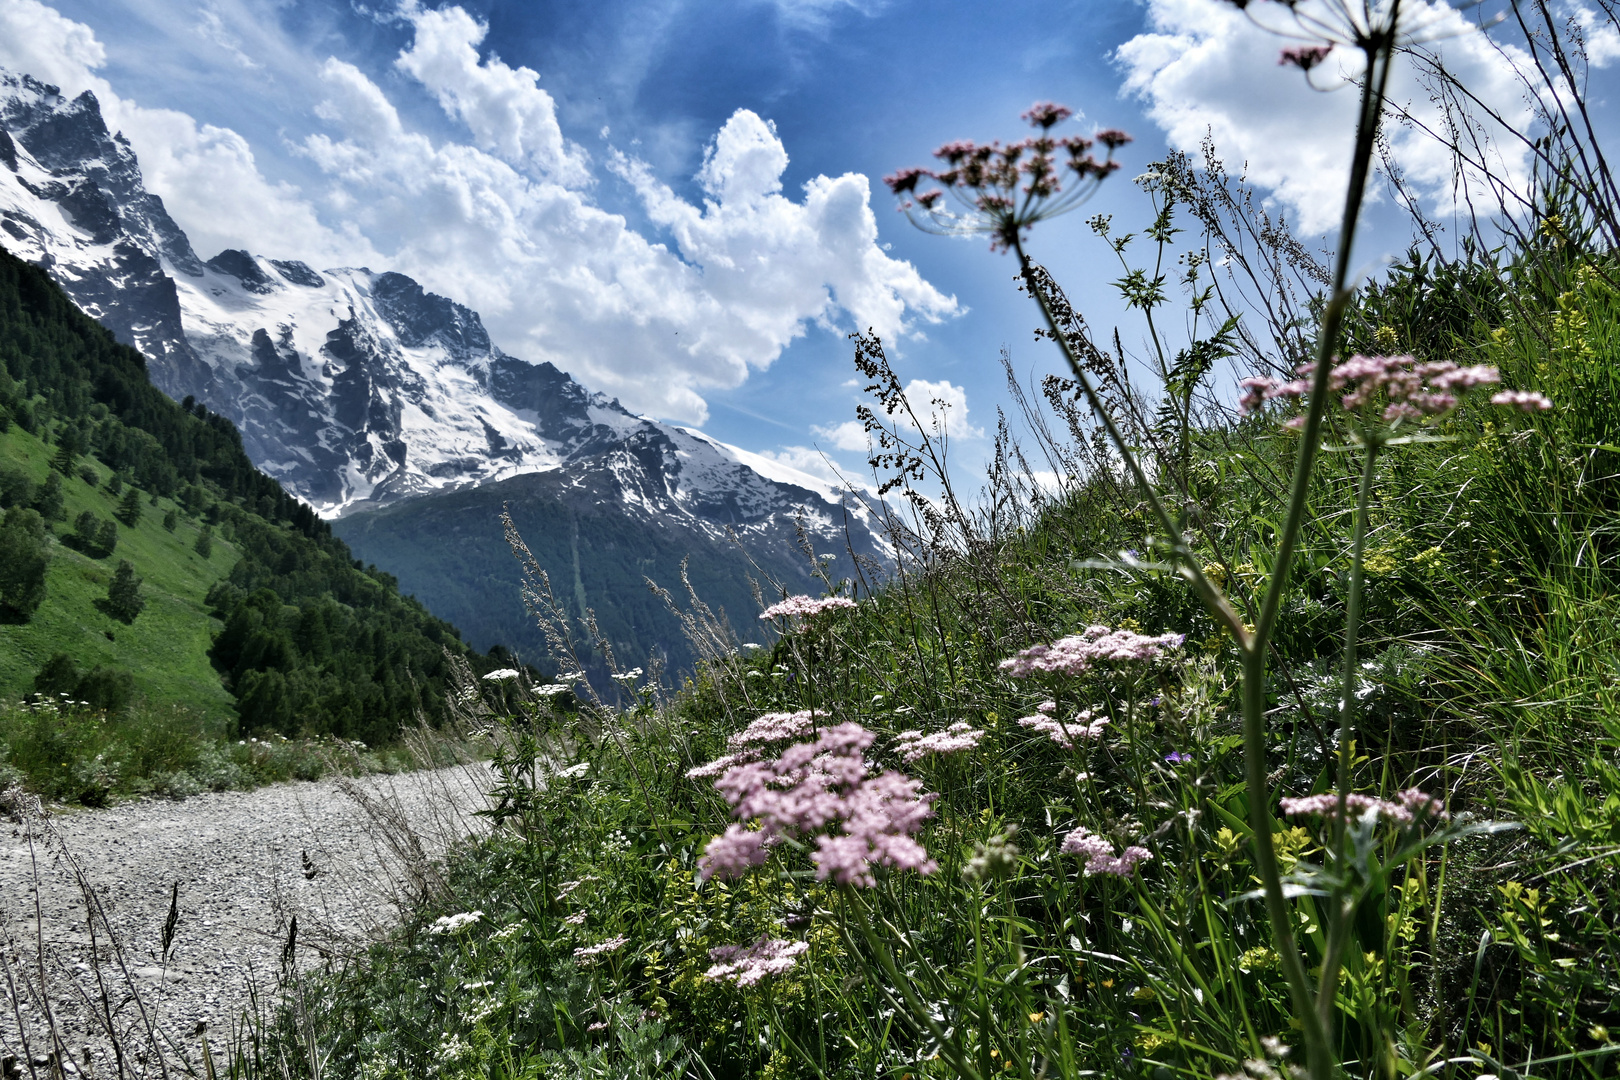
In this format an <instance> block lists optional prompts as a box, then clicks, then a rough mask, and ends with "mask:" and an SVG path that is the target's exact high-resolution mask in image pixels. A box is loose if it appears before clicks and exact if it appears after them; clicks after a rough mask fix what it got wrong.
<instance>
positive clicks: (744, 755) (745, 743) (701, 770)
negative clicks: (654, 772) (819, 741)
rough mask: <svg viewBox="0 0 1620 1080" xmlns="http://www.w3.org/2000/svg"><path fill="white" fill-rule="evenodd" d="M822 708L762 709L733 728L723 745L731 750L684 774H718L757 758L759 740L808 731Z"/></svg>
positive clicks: (694, 776)
mask: <svg viewBox="0 0 1620 1080" xmlns="http://www.w3.org/2000/svg"><path fill="white" fill-rule="evenodd" d="M826 715H827V714H826V713H825V712H822V711H821V710H820V709H800V710H799V711H798V712H791V713H765V714H763V715H762V716H760V717H758V718H757V719H755V720H754V722H753V723H751V724H749V725H748V726H747V727H745V728H743V729H742V730H741V731H739V732H737V733H736V734H735V735H733V736H731V737H730V738H729V739H727V740H726V747H727V748H728V749H729V750H730V751H731V752H730V753H728V754H722V755H720V756H719V757H717V758H715V759H714V760H713V761H711V762H708V763H707V764H704V765H699V766H697V767H696V768H695V769H688V770H687V771H686V775H687V777H688V778H690V779H692V780H707V779H709V778H710V777H715V776H720V775H722V774H723V773H725V771H726V770H727V769H730V768H732V767H733V766H735V765H745V764H747V763H748V762H750V761H758V760H759V759H760V750H759V747H760V745H761V744H762V743H773V742H786V741H787V740H789V739H797V738H800V737H801V736H804V735H808V734H810V732H811V731H812V730H813V729H814V728H815V724H816V721H817V720H818V719H820V718H821V717H823V716H826Z"/></svg>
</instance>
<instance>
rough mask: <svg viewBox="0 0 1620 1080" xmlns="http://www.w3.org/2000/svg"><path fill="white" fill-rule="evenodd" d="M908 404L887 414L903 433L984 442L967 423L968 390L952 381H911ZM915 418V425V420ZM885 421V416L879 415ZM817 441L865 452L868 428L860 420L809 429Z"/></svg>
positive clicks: (979, 429)
mask: <svg viewBox="0 0 1620 1080" xmlns="http://www.w3.org/2000/svg"><path fill="white" fill-rule="evenodd" d="M904 389H905V394H906V401H907V402H908V403H909V404H910V406H911V409H910V411H909V412H908V411H907V410H906V409H904V408H900V409H896V410H895V411H894V412H892V413H890V414H888V417H887V419H888V421H889V422H890V423H892V424H893V425H894V426H895V427H897V428H899V429H900V430H902V431H911V432H917V431H918V430H919V428H918V425H919V424H921V425H922V426H923V427H925V428H927V430H928V434H930V435H934V434H944V435H946V436H948V437H950V438H953V439H982V438H984V429H983V428H982V427H975V426H973V425H972V424H970V423H968V403H967V389H966V388H965V387H961V386H957V385H955V384H954V383H952V382H950V381H949V380H945V379H941V380H939V381H938V382H934V381H931V380H928V379H912V380H911V381H910V382H908V383H906V385H905V387H904ZM913 415H915V416H916V421H913V419H912V416H913ZM879 417H880V418H882V414H881V413H880V414H879ZM810 430H811V431H813V432H814V433H815V435H816V437H817V438H819V439H824V440H826V441H827V442H828V443H830V444H831V445H833V446H834V447H836V448H838V449H839V450H849V451H853V450H865V449H866V448H867V445H868V441H869V440H868V436H867V432H866V426H865V425H864V424H862V423H861V422H860V421H858V420H845V421H844V422H843V423H841V424H832V425H829V426H826V427H820V426H814V427H812V428H811V429H810Z"/></svg>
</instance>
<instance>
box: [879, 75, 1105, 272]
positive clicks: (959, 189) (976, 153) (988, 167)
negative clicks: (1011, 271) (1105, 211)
mask: <svg viewBox="0 0 1620 1080" xmlns="http://www.w3.org/2000/svg"><path fill="white" fill-rule="evenodd" d="M1073 115H1074V112H1073V110H1071V109H1069V108H1067V107H1065V106H1063V105H1058V104H1055V103H1053V102H1050V101H1042V102H1037V103H1036V104H1034V105H1032V106H1030V108H1029V110H1028V111H1027V112H1025V113H1024V116H1023V119H1024V120H1025V121H1026V122H1027V123H1028V124H1029V125H1030V126H1031V127H1033V128H1034V129H1035V134H1034V135H1031V136H1029V137H1028V138H1025V139H1022V140H1020V141H1018V142H1015V143H1008V144H1005V145H1003V144H1002V143H1001V142H1000V141H996V142H992V143H989V144H987V145H980V144H978V143H975V142H973V141H971V140H958V141H956V142H949V143H946V144H945V145H944V146H941V147H940V148H939V149H938V150H935V151H934V156H935V157H936V158H938V159H939V160H940V163H941V164H940V167H939V168H935V169H923V168H911V169H901V170H900V171H899V172H897V173H895V174H893V175H892V176H885V177H884V178H883V182H884V183H885V184H888V185H889V190H890V191H892V192H894V193H895V195H896V196H898V197H899V198H900V199H901V200H902V201H901V204H900V209H901V210H902V211H903V212H904V213H905V214H906V216H907V217H909V218H910V219H911V221H912V223H913V224H915V225H917V226H918V227H920V228H923V229H926V230H928V231H929V232H937V233H944V234H949V235H957V234H968V233H989V234H990V247H991V249H992V250H994V251H1005V250H1007V249H1008V248H1010V247H1012V246H1013V245H1014V244H1015V243H1017V242H1018V240H1019V239H1020V238H1021V237H1022V236H1023V233H1024V231H1025V230H1026V229H1028V228H1029V227H1030V226H1031V225H1034V224H1035V223H1036V222H1037V221H1042V220H1044V219H1046V218H1049V217H1056V216H1057V215H1058V214H1062V213H1066V212H1067V211H1069V210H1072V209H1074V208H1075V207H1076V206H1079V205H1080V204H1081V203H1082V202H1084V201H1085V200H1086V199H1087V198H1089V197H1090V196H1091V194H1092V192H1094V191H1096V190H1097V185H1098V184H1100V183H1102V181H1103V179H1104V178H1106V177H1107V176H1108V174H1109V173H1111V172H1113V171H1114V170H1115V169H1118V168H1119V163H1118V162H1116V161H1114V159H1113V158H1114V151H1115V150H1116V149H1118V148H1119V147H1121V146H1124V145H1125V144H1126V143H1128V142H1130V141H1131V137H1130V136H1129V135H1127V134H1125V133H1124V132H1123V131H1114V130H1108V131H1099V132H1097V133H1096V134H1095V135H1094V136H1092V137H1091V138H1089V139H1087V138H1083V137H1081V136H1079V135H1066V136H1057V135H1054V134H1053V133H1052V129H1053V128H1055V127H1057V126H1058V125H1059V124H1061V123H1063V122H1064V121H1065V120H1067V119H1069V118H1070V117H1071V116H1073ZM1098 146H1101V147H1102V148H1103V150H1104V154H1103V157H1102V160H1100V161H1099V160H1098V159H1097V156H1096V154H1095V153H1094V152H1093V151H1094V149H1095V148H1096V147H1098ZM926 182H932V183H937V184H939V185H940V186H939V187H937V188H936V187H933V186H932V183H926ZM920 185H921V186H924V187H925V188H926V190H922V191H919V190H918V188H919V186H920ZM947 195H948V196H949V199H950V200H952V201H954V202H955V203H957V204H958V207H959V209H955V210H953V209H951V208H950V207H948V206H947V205H946V202H947Z"/></svg>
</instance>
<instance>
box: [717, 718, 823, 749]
mask: <svg viewBox="0 0 1620 1080" xmlns="http://www.w3.org/2000/svg"><path fill="white" fill-rule="evenodd" d="M826 715H827V714H826V713H824V712H822V711H821V710H819V709H800V710H799V711H798V712H790V713H780V712H772V713H765V714H764V715H762V716H760V717H759V718H758V719H756V720H755V721H754V722H753V723H751V724H749V725H748V726H747V727H745V728H743V729H742V730H741V731H739V732H737V734H735V735H733V736H732V737H731V738H729V739H727V740H726V746H727V747H728V748H729V749H731V750H738V749H741V748H742V747H744V746H757V745H758V744H760V743H769V742H786V741H787V740H788V739H798V738H802V737H803V736H805V735H808V734H810V732H811V730H812V729H813V728H814V727H815V723H816V720H817V719H818V718H820V717H823V716H826Z"/></svg>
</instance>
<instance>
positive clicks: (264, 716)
mask: <svg viewBox="0 0 1620 1080" xmlns="http://www.w3.org/2000/svg"><path fill="white" fill-rule="evenodd" d="M0 510H4V513H5V516H4V518H3V519H0V546H3V548H4V552H3V555H4V560H5V565H3V566H0V582H3V586H0V744H4V750H5V755H4V756H8V757H9V761H10V763H11V765H12V766H15V767H16V768H20V769H22V770H23V772H24V773H25V774H26V776H27V779H28V780H29V782H30V783H32V784H33V785H34V786H35V787H36V788H37V789H38V790H40V791H42V792H43V793H46V794H49V795H52V796H53V797H64V798H81V799H83V800H84V801H104V800H105V798H106V797H108V795H109V794H112V793H117V792H120V791H133V790H143V789H144V788H143V785H145V787H150V786H152V785H153V784H157V786H158V787H159V788H162V789H164V790H171V791H175V792H182V793H183V792H184V791H187V790H195V789H196V788H197V787H198V786H199V785H200V786H203V787H207V786H220V785H224V786H233V785H234V784H236V783H239V782H251V781H253V780H257V779H270V778H276V777H280V776H285V775H290V774H292V773H294V772H308V771H309V769H310V768H312V767H315V766H314V765H313V764H312V763H313V762H315V760H316V756H317V755H315V754H314V751H313V747H314V745H315V743H317V742H320V741H322V740H325V741H327V742H332V741H333V740H337V741H341V742H343V743H345V744H348V745H352V744H354V743H356V742H360V743H364V744H366V745H369V746H378V745H384V744H388V743H390V742H391V741H392V740H394V739H395V738H396V737H397V736H398V734H399V732H400V730H401V728H402V726H404V725H407V724H415V723H416V722H417V720H418V718H419V717H424V716H425V717H427V718H428V719H429V720H430V721H436V720H438V719H440V718H442V716H443V713H444V699H445V696H446V694H447V693H448V691H449V689H450V686H451V682H450V680H451V678H452V668H451V663H450V661H451V658H455V659H456V660H457V661H458V662H464V663H471V664H472V665H473V666H474V667H475V668H477V669H478V670H479V671H483V670H487V669H488V667H489V666H491V663H492V662H491V661H489V660H488V659H487V658H485V657H483V656H480V655H478V654H477V653H475V652H472V651H470V650H468V648H467V647H466V646H465V645H464V644H463V643H462V642H461V640H460V637H459V635H458V633H457V631H456V630H455V628H454V627H452V626H450V625H449V624H447V623H445V622H444V621H442V620H440V619H437V618H435V617H434V616H432V615H431V614H430V613H429V612H428V611H427V609H425V608H424V607H423V606H422V605H421V604H420V603H419V602H417V601H415V600H413V599H411V598H409V597H403V596H401V595H400V594H399V591H398V589H397V588H396V586H395V582H394V580H393V579H392V578H390V577H389V576H388V575H386V574H383V573H381V572H379V571H377V570H376V569H375V568H374V567H369V568H368V567H365V566H362V565H361V564H360V563H359V562H357V561H355V560H354V558H353V556H352V554H351V553H350V551H349V550H348V548H347V547H346V546H345V545H344V544H343V542H342V541H341V540H338V539H337V538H335V537H334V536H333V535H332V533H331V529H330V528H329V526H328V525H327V524H326V523H325V522H324V521H322V520H320V519H319V518H318V517H317V516H316V515H315V513H314V512H313V511H312V510H311V509H310V507H308V506H307V505H304V504H302V503H299V502H298V501H297V500H295V499H293V498H291V497H289V496H288V495H287V494H286V492H284V491H283V490H282V489H281V487H280V485H278V484H277V483H276V482H275V481H274V480H273V479H271V478H270V477H268V476H266V475H264V474H263V473H261V472H259V471H258V470H257V469H255V468H254V467H253V465H252V463H251V462H250V461H249V460H248V458H247V456H246V454H245V453H244V452H243V449H242V441H241V437H240V434H239V433H238V432H237V431H236V429H235V428H234V427H233V426H232V425H231V424H230V422H229V421H227V420H226V419H225V418H223V417H220V416H218V415H216V414H213V413H210V412H208V410H207V409H205V408H202V407H200V406H197V405H196V404H195V403H194V402H192V401H189V400H188V401H185V402H175V401H172V400H170V399H169V398H167V397H166V396H164V395H163V394H162V393H161V392H160V391H158V390H157V389H156V388H155V387H154V386H153V385H152V384H151V382H150V380H149V379H148V378H147V375H146V371H145V362H144V360H143V358H142V357H141V356H140V354H139V353H137V352H136V351H135V350H133V349H130V348H128V347H126V346H123V345H120V344H118V343H117V342H116V341H115V340H114V339H113V337H112V335H111V334H110V333H108V331H107V330H105V329H104V328H103V327H101V326H99V325H98V324H96V323H95V322H94V321H93V320H91V319H90V318H89V317H88V316H86V315H85V314H83V313H82V312H80V311H79V310H78V309H77V308H76V307H74V306H73V304H72V302H71V301H69V300H68V299H67V297H66V296H65V295H63V294H62V292H61V290H60V289H58V288H57V287H56V286H55V285H54V284H53V283H52V282H51V280H50V278H49V277H48V276H47V275H46V274H45V273H44V271H42V270H40V269H38V268H36V267H33V266H29V265H27V264H25V263H23V262H21V261H19V260H17V259H15V258H13V257H12V256H11V255H10V254H8V253H6V252H4V251H0ZM42 555H43V556H44V557H45V558H46V559H48V562H47V563H42V561H41V556H42ZM41 567H43V582H42V583H41V581H40V580H39V577H38V575H37V573H33V572H32V571H30V569H29V568H34V570H38V569H39V568H41ZM135 579H139V587H138V588H134V589H132V588H130V586H131V585H132V584H133V582H134V580H135ZM41 584H42V585H43V588H41V587H40V585H41ZM115 587H116V588H115ZM115 591H116V592H118V594H119V595H117V596H115V595H114V593H115ZM47 669H49V670H47ZM42 677H43V678H42ZM47 684H48V686H47ZM39 687H46V688H47V689H49V690H50V691H51V695H52V697H53V700H56V701H61V700H67V701H88V702H89V704H88V705H85V704H79V705H68V706H60V705H51V704H49V703H47V704H45V705H40V704H39V703H38V702H37V701H36V700H33V699H30V698H27V695H31V694H32V692H33V691H34V690H36V689H37V688H39ZM64 708H65V709H66V712H65V713H63V712H62V709H64ZM42 710H43V711H42ZM243 737H246V738H247V739H248V740H251V741H242V742H241V749H240V750H239V749H238V748H236V742H237V741H238V740H242V739H243ZM289 738H296V739H297V740H300V741H299V742H298V746H301V747H303V748H304V749H303V750H296V749H295V750H288V751H286V752H283V750H280V749H277V750H275V751H274V752H268V751H266V752H264V753H261V751H265V748H266V747H269V746H271V745H272V743H274V745H275V746H277V747H280V746H282V744H284V743H286V741H287V740H288V739H289ZM260 740H269V741H260ZM255 747H257V749H255ZM306 751H308V752H307V753H306ZM289 755H291V756H289ZM238 757H240V758H242V760H241V761H237V760H236V758H238ZM108 762H114V763H115V764H116V767H112V766H110V765H108V764H107V763H108ZM98 763H100V764H98ZM163 777H167V778H168V779H162V778H163ZM8 778H9V777H8Z"/></svg>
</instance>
